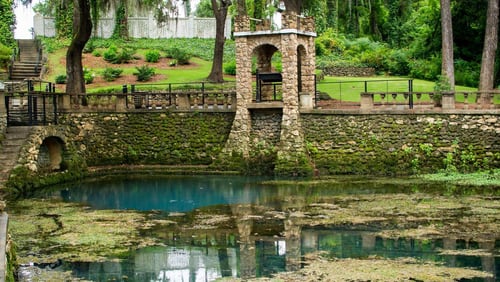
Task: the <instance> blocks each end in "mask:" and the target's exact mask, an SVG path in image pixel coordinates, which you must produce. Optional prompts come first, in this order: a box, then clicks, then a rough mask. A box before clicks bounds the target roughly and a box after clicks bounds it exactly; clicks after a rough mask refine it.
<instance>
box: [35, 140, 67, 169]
mask: <svg viewBox="0 0 500 282" xmlns="http://www.w3.org/2000/svg"><path fill="white" fill-rule="evenodd" d="M64 152H65V144H64V141H63V140H61V138H59V137H56V136H49V137H47V138H45V139H44V140H43V141H42V144H41V145H40V148H39V150H38V158H37V160H38V168H39V169H40V170H42V171H58V170H61V169H64V168H63V167H62V163H63V158H64Z"/></svg>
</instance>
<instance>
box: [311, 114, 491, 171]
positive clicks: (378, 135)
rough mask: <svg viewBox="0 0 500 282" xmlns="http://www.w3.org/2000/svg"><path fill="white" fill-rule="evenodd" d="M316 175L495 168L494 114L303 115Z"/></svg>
mask: <svg viewBox="0 0 500 282" xmlns="http://www.w3.org/2000/svg"><path fill="white" fill-rule="evenodd" d="M302 122H303V130H304V135H305V140H306V143H307V144H308V145H307V146H308V151H309V153H310V155H311V158H312V160H313V161H314V163H315V166H316V169H317V170H318V171H319V173H320V174H385V175H387V174H411V173H428V172H430V173H432V172H437V171H438V170H441V169H448V170H455V169H458V170H460V171H474V170H477V169H480V168H482V169H488V168H493V167H496V168H498V167H500V115H489V114H426V115H423V114H421V115H420V114H407V115H405V114H402V115H387V114H364V115H357V114H303V115H302Z"/></svg>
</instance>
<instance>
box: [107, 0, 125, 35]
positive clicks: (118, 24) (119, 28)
mask: <svg viewBox="0 0 500 282" xmlns="http://www.w3.org/2000/svg"><path fill="white" fill-rule="evenodd" d="M111 38H114V39H119V38H123V39H127V38H128V23H127V7H126V6H125V4H124V3H123V2H121V3H120V6H118V8H117V9H116V16H115V29H114V30H113V35H112V36H111Z"/></svg>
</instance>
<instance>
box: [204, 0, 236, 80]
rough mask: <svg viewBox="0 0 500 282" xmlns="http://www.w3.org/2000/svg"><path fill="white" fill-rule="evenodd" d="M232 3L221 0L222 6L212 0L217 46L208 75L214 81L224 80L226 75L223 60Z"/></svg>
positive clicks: (215, 0)
mask: <svg viewBox="0 0 500 282" xmlns="http://www.w3.org/2000/svg"><path fill="white" fill-rule="evenodd" d="M229 5H231V2H230V1H226V0H221V1H220V6H219V5H217V0H212V8H213V9H214V16H215V47H214V59H213V62H212V69H211V71H210V74H209V75H208V77H207V80H209V81H212V82H223V81H224V75H223V73H222V62H223V59H224V43H225V42H226V38H225V37H224V29H225V25H226V17H227V9H228V7H229Z"/></svg>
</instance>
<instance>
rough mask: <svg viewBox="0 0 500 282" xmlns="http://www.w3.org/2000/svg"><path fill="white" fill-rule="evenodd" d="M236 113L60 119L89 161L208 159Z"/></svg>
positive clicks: (216, 150)
mask: <svg viewBox="0 0 500 282" xmlns="http://www.w3.org/2000/svg"><path fill="white" fill-rule="evenodd" d="M233 118H234V113H148V114H144V113H123V114H116V113H112V114H111V113H110V114H106V113H99V114H98V113H93V114H70V115H65V116H63V117H62V118H61V120H60V122H59V124H60V126H67V127H68V129H69V132H68V134H69V135H70V136H71V137H70V138H69V139H70V140H69V141H70V142H72V143H73V144H74V147H75V148H76V150H77V151H78V153H79V154H80V155H81V156H83V157H84V158H85V160H86V162H87V165H89V166H100V165H116V164H164V165H178V164H184V165H187V164H210V163H211V162H212V161H213V159H214V158H215V157H217V155H218V154H219V152H220V151H221V150H222V148H223V146H224V144H225V142H226V139H227V136H228V135H229V131H230V129H231V124H232V121H233Z"/></svg>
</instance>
